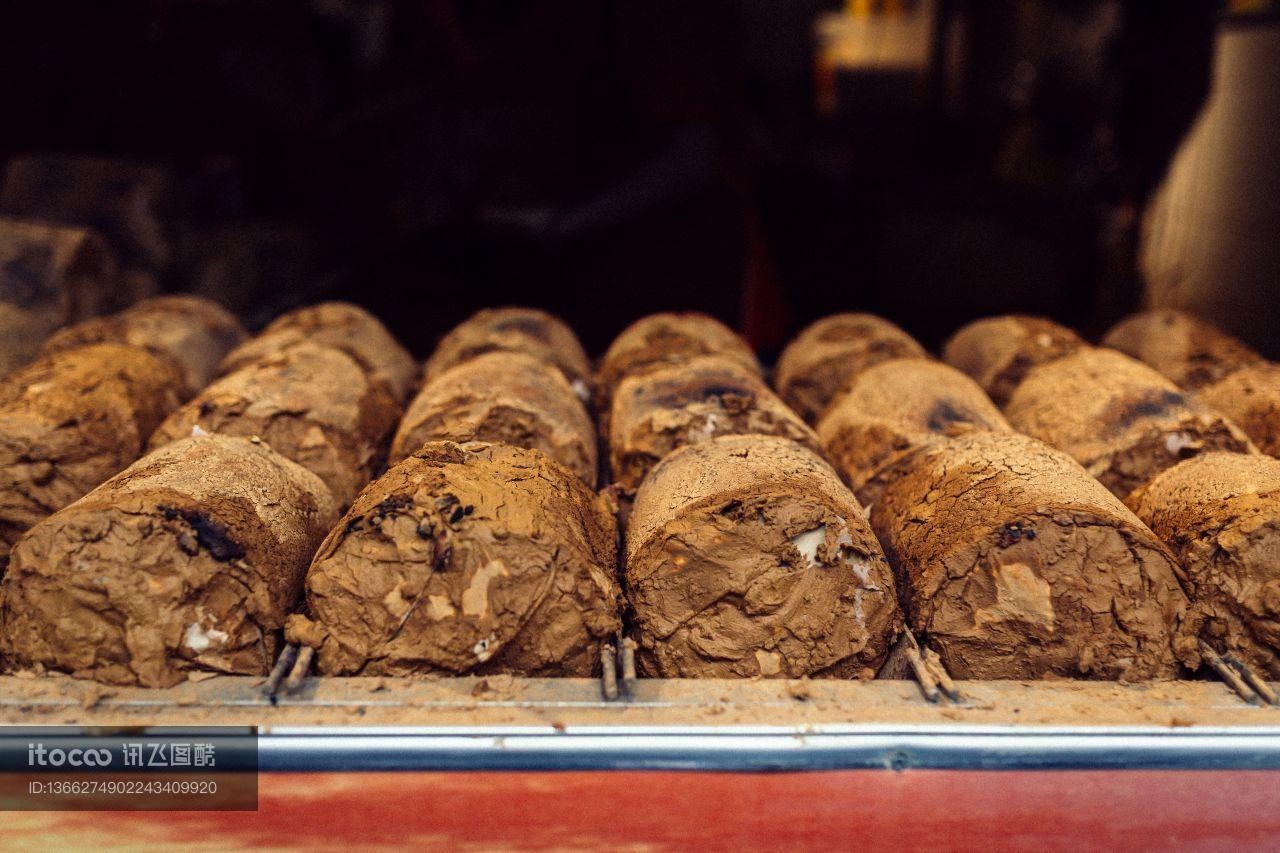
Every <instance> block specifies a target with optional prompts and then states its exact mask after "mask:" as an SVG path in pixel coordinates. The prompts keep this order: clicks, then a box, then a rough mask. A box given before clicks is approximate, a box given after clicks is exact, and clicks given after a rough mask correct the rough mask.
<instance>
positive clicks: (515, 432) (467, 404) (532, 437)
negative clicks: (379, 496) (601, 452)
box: [389, 351, 598, 486]
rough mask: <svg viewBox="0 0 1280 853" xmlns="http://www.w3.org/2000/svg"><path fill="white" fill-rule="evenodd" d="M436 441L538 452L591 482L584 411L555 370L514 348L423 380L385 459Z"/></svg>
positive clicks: (590, 443)
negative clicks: (425, 382)
mask: <svg viewBox="0 0 1280 853" xmlns="http://www.w3.org/2000/svg"><path fill="white" fill-rule="evenodd" d="M442 440H443V441H453V442H457V443H459V444H461V443H465V442H468V441H485V442H492V443H497V444H511V445H514V446H516V447H526V448H533V449H536V450H541V451H542V452H543V453H545V454H547V455H548V456H550V457H551V458H552V459H554V460H556V461H557V462H559V463H560V464H561V465H563V466H565V467H566V468H568V469H569V470H570V471H572V472H573V473H574V474H576V475H577V476H578V477H580V478H581V479H582V481H583V482H584V483H587V484H588V485H592V486H594V485H595V482H596V475H597V473H598V470H597V469H598V460H597V457H596V453H597V450H596V433H595V425H594V424H592V422H591V416H590V415H588V414H587V410H586V408H585V407H584V406H583V404H582V401H581V400H580V399H579V398H578V396H577V395H576V394H575V393H574V392H573V388H572V387H571V386H570V385H569V380H568V379H566V378H565V377H564V374H563V373H561V372H560V371H559V370H557V369H556V368H555V367H554V366H553V365H551V364H548V363H547V362H544V361H540V360H539V359H537V358H534V357H533V356H530V355H525V354H524V353H521V352H507V351H496V352H488V353H484V354H482V355H478V356H476V357H475V358H473V359H470V360H468V361H464V362H462V363H461V364H459V365H457V366H455V367H452V368H450V369H449V370H446V371H444V372H443V373H441V374H440V375H438V376H437V377H436V378H435V379H433V380H431V381H430V382H428V383H427V385H426V387H425V388H423V389H422V391H421V392H420V393H419V394H418V396H417V398H416V399H414V401H413V402H412V403H410V404H409V409H408V411H407V412H405V415H404V418H403V419H402V420H401V421H400V428H399V430H397V431H396V435H395V438H394V439H393V440H392V442H391V455H390V460H389V461H390V463H391V464H392V465H394V464H395V463H397V462H399V461H400V460H402V459H404V458H405V457H407V456H410V455H412V454H413V452H414V451H416V450H417V449H418V448H419V447H421V446H422V445H423V444H425V443H426V442H428V441H442Z"/></svg>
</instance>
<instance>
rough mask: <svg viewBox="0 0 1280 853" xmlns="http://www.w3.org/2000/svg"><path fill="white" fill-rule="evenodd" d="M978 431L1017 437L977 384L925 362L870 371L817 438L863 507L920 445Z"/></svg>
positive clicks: (835, 406) (902, 361)
mask: <svg viewBox="0 0 1280 853" xmlns="http://www.w3.org/2000/svg"><path fill="white" fill-rule="evenodd" d="M975 429H979V430H990V431H993V432H1011V431H1012V427H1010V426H1009V424H1008V423H1006V422H1005V419H1004V416H1003V415H1001V414H1000V410H999V409H997V408H996V406H995V404H994V403H992V402H991V400H990V398H988V397H987V395H986V394H984V393H983V392H982V389H981V388H979V387H978V385H977V383H975V382H974V381H973V380H972V379H970V378H969V377H968V376H965V375H964V374H963V373H961V372H960V371H958V370H956V369H955V368H954V367H948V366H947V365H945V364H942V363H941V362H937V361H934V360H932V359H923V358H898V359H892V360H890V361H882V362H880V363H879V364H877V365H876V366H874V367H870V368H868V369H866V370H864V371H863V372H862V373H859V374H858V375H857V376H856V377H854V379H853V381H852V382H851V383H850V384H849V386H848V387H847V388H846V389H845V390H844V391H843V392H842V393H841V394H840V395H839V396H838V397H836V399H835V402H833V403H832V404H831V406H830V407H828V408H827V413H826V414H825V415H823V416H822V419H821V420H820V421H818V437H819V438H820V439H821V440H822V443H823V445H824V446H825V447H826V449H827V452H828V453H829V454H830V457H831V459H832V461H833V462H835V465H836V468H837V469H838V470H839V471H840V472H841V473H842V474H844V478H845V482H847V483H848V484H849V486H850V488H852V489H853V492H854V494H855V495H857V497H858V500H859V501H860V502H861V503H862V505H863V506H870V505H871V504H873V503H875V501H876V498H877V497H878V496H879V494H880V492H881V491H882V490H883V488H884V481H883V479H882V478H880V477H878V476H877V475H878V474H879V473H880V472H881V471H882V470H884V468H885V467H886V466H888V465H890V464H892V463H893V462H895V461H896V460H898V459H900V458H901V457H902V456H904V455H905V454H907V453H910V452H911V451H913V450H915V449H916V448H917V447H919V446H920V445H922V444H925V443H927V442H930V441H935V440H937V439H938V438H939V437H945V436H955V435H962V434H964V433H966V432H970V431H972V430H975Z"/></svg>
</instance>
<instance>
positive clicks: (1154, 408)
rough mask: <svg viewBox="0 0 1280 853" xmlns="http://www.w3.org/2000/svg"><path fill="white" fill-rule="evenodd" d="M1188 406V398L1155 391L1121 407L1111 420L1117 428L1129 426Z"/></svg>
mask: <svg viewBox="0 0 1280 853" xmlns="http://www.w3.org/2000/svg"><path fill="white" fill-rule="evenodd" d="M1186 404H1187V399H1186V397H1184V396H1182V395H1181V394H1179V393H1178V392H1176V391H1153V392H1151V393H1148V394H1143V395H1141V396H1139V397H1138V398H1136V399H1134V400H1131V401H1129V403H1128V404H1127V405H1124V406H1122V407H1120V408H1119V409H1118V410H1117V411H1116V413H1115V414H1114V415H1113V416H1111V418H1110V419H1109V420H1111V421H1112V422H1113V423H1114V424H1116V425H1117V426H1122V427H1124V426H1129V425H1130V424H1132V423H1133V422H1134V421H1137V420H1139V419H1141V418H1151V417H1155V416H1157V415H1160V414H1163V413H1164V412H1167V411H1168V410H1169V409H1172V408H1175V407H1177V406H1185V405H1186Z"/></svg>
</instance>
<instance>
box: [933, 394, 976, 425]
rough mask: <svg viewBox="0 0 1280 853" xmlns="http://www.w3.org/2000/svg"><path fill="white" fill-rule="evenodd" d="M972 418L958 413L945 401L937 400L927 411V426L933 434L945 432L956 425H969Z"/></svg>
mask: <svg viewBox="0 0 1280 853" xmlns="http://www.w3.org/2000/svg"><path fill="white" fill-rule="evenodd" d="M972 420H973V418H971V417H969V415H967V414H965V413H964V412H960V411H958V410H957V409H956V407H955V406H953V405H951V403H950V402H949V401H947V400H939V401H938V402H937V403H935V404H934V406H933V408H932V409H930V410H929V417H928V424H929V429H931V430H933V431H934V432H945V431H946V429H947V427H949V426H951V425H952V424H956V423H969V422H971V421H972Z"/></svg>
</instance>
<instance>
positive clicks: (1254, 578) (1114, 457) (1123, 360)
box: [947, 312, 1280, 674]
mask: <svg viewBox="0 0 1280 853" xmlns="http://www.w3.org/2000/svg"><path fill="white" fill-rule="evenodd" d="M1030 328H1039V329H1040V330H1041V331H1042V332H1043V333H1044V335H1045V336H1046V337H1045V341H1046V342H1050V341H1059V342H1066V341H1070V340H1071V336H1070V333H1069V332H1068V331H1067V330H1064V329H1061V327H1057V329H1056V330H1055V328H1053V325H1052V324H1048V321H1043V320H1036V319H1034V318H992V319H990V320H983V321H978V322H976V323H973V324H970V326H968V327H966V328H965V329H963V330H961V332H959V333H957V335H956V336H954V337H953V338H952V342H951V343H949V344H948V347H947V353H948V356H949V358H951V359H952V360H953V361H954V362H955V363H957V364H962V365H963V366H965V367H966V369H967V370H969V371H970V372H971V373H973V374H974V375H977V376H984V375H992V371H991V367H992V365H993V363H994V361H995V359H986V360H984V359H983V358H971V359H970V360H969V361H964V360H963V359H962V358H959V357H957V356H956V355H955V353H956V352H967V353H969V354H970V356H972V354H973V353H975V352H977V351H978V349H977V348H976V347H975V346H974V345H973V342H974V341H976V340H979V339H980V338H983V337H984V336H985V337H987V338H988V343H987V345H986V346H985V348H984V349H982V352H985V353H987V354H992V353H995V354H1000V357H1001V358H1004V357H1008V356H1009V354H1010V353H1013V356H1012V360H1013V361H1017V362H1022V363H1033V362H1034V364H1035V365H1038V366H1035V367H1034V368H1033V369H1031V370H1028V371H1025V372H1022V373H1021V375H1020V376H1018V377H1017V381H1015V382H1012V383H1010V384H1009V387H1011V392H1010V399H1009V401H1008V405H1007V406H1006V408H1005V414H1006V415H1007V416H1008V418H1009V420H1010V422H1011V423H1012V424H1013V425H1014V426H1015V427H1017V428H1019V429H1021V430H1022V431H1024V432H1028V433H1031V434H1033V435H1037V436H1039V437H1040V438H1042V439H1044V440H1046V441H1047V442H1049V443H1051V444H1055V445H1056V446H1058V447H1060V448H1061V449H1063V450H1066V451H1067V452H1069V453H1070V454H1071V455H1072V456H1073V457H1074V458H1075V459H1076V460H1077V461H1079V462H1081V463H1083V464H1084V465H1086V466H1087V467H1088V468H1089V470H1090V472H1091V473H1094V474H1095V475H1097V476H1098V477H1099V479H1101V481H1102V482H1103V483H1104V484H1105V485H1107V486H1108V488H1110V489H1111V490H1112V491H1113V492H1114V493H1115V494H1116V495H1118V496H1121V497H1127V501H1128V503H1129V505H1130V506H1131V507H1132V509H1133V510H1134V511H1135V512H1136V513H1137V515H1138V516H1139V517H1140V518H1141V520H1142V521H1143V522H1145V523H1147V524H1148V525H1149V526H1150V528H1151V529H1152V530H1153V532H1154V533H1155V534H1156V535H1157V536H1158V538H1159V539H1161V540H1162V541H1163V542H1164V543H1165V544H1166V545H1167V547H1168V548H1169V549H1170V550H1171V551H1172V553H1173V556H1174V557H1175V559H1176V561H1177V563H1178V564H1179V565H1180V567H1181V568H1182V569H1183V572H1182V574H1181V575H1180V578H1181V580H1182V582H1183V584H1184V588H1185V590H1186V592H1187V593H1188V595H1189V597H1190V607H1191V610H1190V613H1189V616H1188V618H1187V619H1186V623H1187V624H1188V625H1192V626H1196V627H1195V633H1198V635H1199V636H1200V637H1201V638H1202V639H1205V640H1207V641H1208V642H1209V643H1210V644H1211V645H1213V646H1214V647H1216V648H1219V649H1222V650H1224V651H1232V652H1234V653H1236V654H1237V655H1239V656H1240V657H1241V658H1242V659H1244V660H1246V661H1248V662H1249V663H1251V664H1253V665H1255V666H1258V667H1259V668H1261V669H1262V670H1263V671H1265V672H1270V673H1273V674H1274V673H1275V672H1276V671H1277V668H1276V654H1277V649H1280V634H1278V633H1277V632H1276V631H1275V630H1274V628H1273V626H1274V625H1275V624H1276V623H1275V619H1276V617H1277V615H1280V593H1278V592H1277V590H1280V572H1277V571H1276V569H1275V568H1273V566H1274V560H1273V559H1271V557H1270V555H1271V554H1273V553H1276V552H1277V551H1280V538H1278V536H1277V532H1276V531H1277V528H1276V526H1275V519H1276V517H1277V510H1275V509H1272V505H1273V503H1274V498H1272V497H1271V496H1270V493H1271V491H1272V489H1273V488H1274V486H1273V485H1271V484H1272V483H1273V482H1274V479H1275V477H1276V476H1277V469H1276V465H1277V464H1280V463H1275V461H1274V460H1271V459H1267V458H1265V457H1261V456H1259V455H1256V454H1254V453H1252V452H1251V451H1252V447H1251V446H1250V444H1249V442H1248V441H1247V440H1246V438H1245V436H1244V435H1243V434H1242V432H1241V431H1240V430H1238V429H1237V428H1236V427H1235V426H1234V424H1233V423H1232V421H1231V420H1229V419H1228V418H1227V417H1224V416H1223V413H1227V414H1231V415H1234V414H1236V412H1240V411H1242V410H1243V411H1247V406H1246V405H1240V403H1239V401H1240V400H1241V399H1245V400H1247V399H1248V398H1247V395H1244V394H1239V393H1235V394H1228V395H1227V396H1231V397H1232V398H1233V399H1232V400H1231V401H1229V402H1228V401H1222V400H1219V399H1214V398H1213V396H1212V395H1211V394H1208V393H1205V392H1206V391H1208V390H1209V389H1222V388H1227V387H1230V386H1231V384H1232V383H1233V382H1240V380H1241V379H1243V378H1244V377H1248V376H1250V375H1251V374H1262V375H1265V371H1267V370H1268V369H1271V365H1269V364H1264V363H1261V362H1260V359H1259V358H1258V357H1257V356H1256V354H1254V353H1252V351H1250V350H1249V349H1248V348H1247V347H1245V346H1244V345H1243V344H1241V343H1240V342H1238V341H1236V340H1234V339H1232V338H1230V337H1228V336H1226V335H1224V334H1222V333H1221V332H1218V331H1217V330H1216V329H1214V328H1213V327H1211V326H1209V325H1207V324H1205V323H1203V322H1200V321H1196V320H1194V319H1192V318H1189V317H1186V316H1185V315H1180V314H1176V313H1173V312H1149V313H1146V314H1140V315H1136V316H1135V317H1133V318H1130V319H1128V320H1126V321H1124V322H1122V323H1121V324H1119V325H1118V326H1117V327H1116V328H1115V329H1114V330H1113V331H1112V332H1111V333H1110V334H1109V335H1108V336H1107V338H1106V339H1105V342H1106V343H1107V344H1110V345H1113V346H1116V347H1117V348H1120V349H1123V350H1125V351H1127V352H1129V353H1131V354H1132V355H1135V356H1140V357H1141V358H1143V359H1144V360H1145V361H1148V362H1149V363H1150V364H1152V365H1154V366H1156V367H1158V368H1159V371H1160V373H1157V372H1156V371H1154V370H1152V369H1151V368H1149V367H1147V366H1145V365H1142V364H1139V363H1138V362H1136V361H1134V360H1132V359H1130V358H1127V357H1125V356H1124V355H1122V354H1120V353H1118V352H1115V351H1113V350H1108V349H1094V348H1091V347H1089V346H1088V345H1086V344H1084V343H1083V342H1082V341H1079V340H1078V339H1076V341H1075V342H1074V344H1073V345H1071V346H1065V345H1063V346H1058V345H1048V344H1047V343H1046V345H1045V346H1037V345H1035V344H1034V343H1033V342H1032V341H1031V338H1030V336H1029V335H1028V334H1025V332H1026V331H1027V330H1028V329H1030ZM1002 335H1003V339H1002V342H995V341H992V340H990V338H1000V337H1001V336H1002ZM966 341H967V343H965V342H966ZM957 342H961V343H963V344H964V345H963V346H960V345H958V344H957ZM1160 374H1164V376H1161V375H1160ZM1165 377H1168V378H1165ZM1169 379H1176V380H1177V381H1178V382H1179V383H1181V384H1182V385H1183V386H1184V387H1185V388H1188V389H1194V388H1200V389H1201V391H1200V392H1199V393H1197V394H1195V395H1191V394H1187V393H1183V392H1182V391H1181V390H1180V389H1179V388H1178V387H1177V386H1175V385H1174V384H1172V382H1170V381H1169ZM1246 383H1247V380H1245V382H1241V385H1245V384H1246ZM1232 404H1235V408H1233V407H1232ZM1258 408H1261V409H1262V410H1263V414H1264V415H1265V413H1266V412H1267V410H1268V408H1270V407H1266V406H1262V407H1258ZM1261 420H1263V421H1264V422H1265V420H1266V418H1265V417H1264V418H1262V419H1261ZM1250 425H1251V426H1253V427H1254V429H1252V430H1250V434H1252V435H1258V436H1260V437H1265V436H1266V434H1267V433H1266V428H1265V426H1264V427H1262V428H1261V429H1258V425H1257V423H1256V422H1250ZM1220 451H1231V452H1220ZM1187 456H1190V457H1191V458H1189V459H1186V460H1185V461H1180V460H1181V459H1182V458H1183V457H1187ZM1134 489H1137V491H1134Z"/></svg>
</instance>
